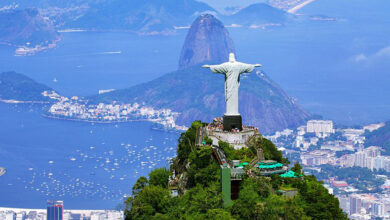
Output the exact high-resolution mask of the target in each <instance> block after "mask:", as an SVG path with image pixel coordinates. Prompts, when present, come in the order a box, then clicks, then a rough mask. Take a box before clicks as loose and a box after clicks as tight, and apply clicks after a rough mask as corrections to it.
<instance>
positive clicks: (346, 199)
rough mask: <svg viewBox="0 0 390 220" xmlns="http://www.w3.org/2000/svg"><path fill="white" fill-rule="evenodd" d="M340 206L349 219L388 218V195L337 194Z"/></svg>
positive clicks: (389, 205)
mask: <svg viewBox="0 0 390 220" xmlns="http://www.w3.org/2000/svg"><path fill="white" fill-rule="evenodd" d="M338 199H339V201H340V206H341V208H342V209H343V210H344V211H345V212H347V213H348V214H349V217H350V218H351V219H355V220H366V219H367V220H370V219H375V218H379V219H390V214H389V213H390V195H388V194H381V195H370V194H357V193H353V194H350V195H348V196H338Z"/></svg>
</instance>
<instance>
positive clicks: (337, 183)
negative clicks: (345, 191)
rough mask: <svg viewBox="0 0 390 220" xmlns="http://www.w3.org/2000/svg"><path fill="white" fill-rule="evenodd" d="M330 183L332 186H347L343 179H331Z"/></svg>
mask: <svg viewBox="0 0 390 220" xmlns="http://www.w3.org/2000/svg"><path fill="white" fill-rule="evenodd" d="M332 185H333V186H334V187H347V186H348V183H347V182H345V181H333V182H332Z"/></svg>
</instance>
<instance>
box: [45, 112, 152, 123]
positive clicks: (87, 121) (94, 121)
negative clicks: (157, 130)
mask: <svg viewBox="0 0 390 220" xmlns="http://www.w3.org/2000/svg"><path fill="white" fill-rule="evenodd" d="M42 116H43V117H45V118H50V119H57V120H64V121H77V122H86V123H98V124H116V123H125V122H137V121H148V122H153V121H150V120H148V119H131V120H124V121H99V120H86V119H77V118H65V117H58V116H53V115H48V114H42Z"/></svg>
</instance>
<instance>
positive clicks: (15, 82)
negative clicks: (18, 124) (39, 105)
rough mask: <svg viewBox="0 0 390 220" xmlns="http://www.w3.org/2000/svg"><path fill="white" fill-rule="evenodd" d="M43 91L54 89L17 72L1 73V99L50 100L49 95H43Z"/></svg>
mask: <svg viewBox="0 0 390 220" xmlns="http://www.w3.org/2000/svg"><path fill="white" fill-rule="evenodd" d="M43 91H53V89H52V88H50V87H48V86H46V85H44V84H41V83H37V82H35V81H34V80H32V79H31V78H29V77H27V76H25V75H22V74H19V73H16V72H3V73H0V99H4V100H18V101H50V98H49V97H45V96H43V95H42V92H43Z"/></svg>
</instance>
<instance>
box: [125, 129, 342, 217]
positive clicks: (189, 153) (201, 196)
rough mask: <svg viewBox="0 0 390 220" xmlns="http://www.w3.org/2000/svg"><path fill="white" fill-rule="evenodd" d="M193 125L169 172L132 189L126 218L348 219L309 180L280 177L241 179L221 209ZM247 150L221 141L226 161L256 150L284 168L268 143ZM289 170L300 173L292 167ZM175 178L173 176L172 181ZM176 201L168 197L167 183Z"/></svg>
mask: <svg viewBox="0 0 390 220" xmlns="http://www.w3.org/2000/svg"><path fill="white" fill-rule="evenodd" d="M200 126H202V123H200V122H199V121H196V122H194V123H193V124H192V126H191V127H190V128H189V129H188V130H187V131H186V132H185V133H183V134H182V135H181V136H180V138H179V143H178V147H177V157H176V158H174V159H173V161H172V164H171V167H170V170H168V169H165V168H161V169H156V170H154V171H152V172H151V173H150V174H149V178H146V177H141V178H139V179H138V181H137V183H136V184H135V185H134V186H133V195H132V196H131V197H129V198H128V200H127V201H126V204H127V207H126V210H125V214H126V219H214V220H217V219H347V217H346V215H345V214H344V213H343V212H342V210H341V209H340V208H339V201H338V200H337V198H335V197H334V196H333V195H331V194H329V193H328V191H327V189H326V188H325V187H324V186H323V185H322V183H321V182H319V181H317V180H316V178H315V177H314V176H305V175H303V176H302V177H301V178H282V177H280V176H279V175H272V176H271V177H264V176H254V177H249V176H245V177H244V178H243V180H242V183H241V186H240V193H239V197H238V199H237V200H234V202H233V204H232V205H231V206H228V207H224V206H223V202H222V193H221V183H220V178H221V177H220V167H219V165H218V162H217V161H216V159H215V158H214V156H213V153H212V149H211V147H210V146H201V147H197V146H195V134H196V129H197V128H198V127H200ZM262 139H263V141H259V142H256V143H255V145H252V146H250V147H248V148H243V149H241V150H235V149H234V148H232V147H230V146H228V145H227V144H226V143H223V142H220V145H221V146H220V147H221V148H224V150H225V152H228V153H226V156H227V157H228V159H236V158H238V159H241V160H243V159H245V158H246V159H251V158H254V157H255V152H256V149H257V148H258V147H261V148H262V149H263V151H264V152H265V159H276V160H278V162H283V163H288V160H287V159H286V158H283V157H282V154H281V152H280V151H278V150H277V149H276V147H275V145H273V143H272V142H270V141H268V140H266V139H265V138H262ZM293 170H294V171H295V172H296V173H298V174H300V173H301V167H300V165H299V164H296V165H295V166H294V168H293ZM172 173H174V176H172ZM172 182H175V184H173V185H177V189H178V196H176V197H174V196H172V195H171V191H170V190H171V189H172V184H169V183H172ZM280 189H296V190H297V191H298V194H297V195H296V196H295V197H292V198H287V197H285V196H282V195H280V193H278V192H279V190H280Z"/></svg>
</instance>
